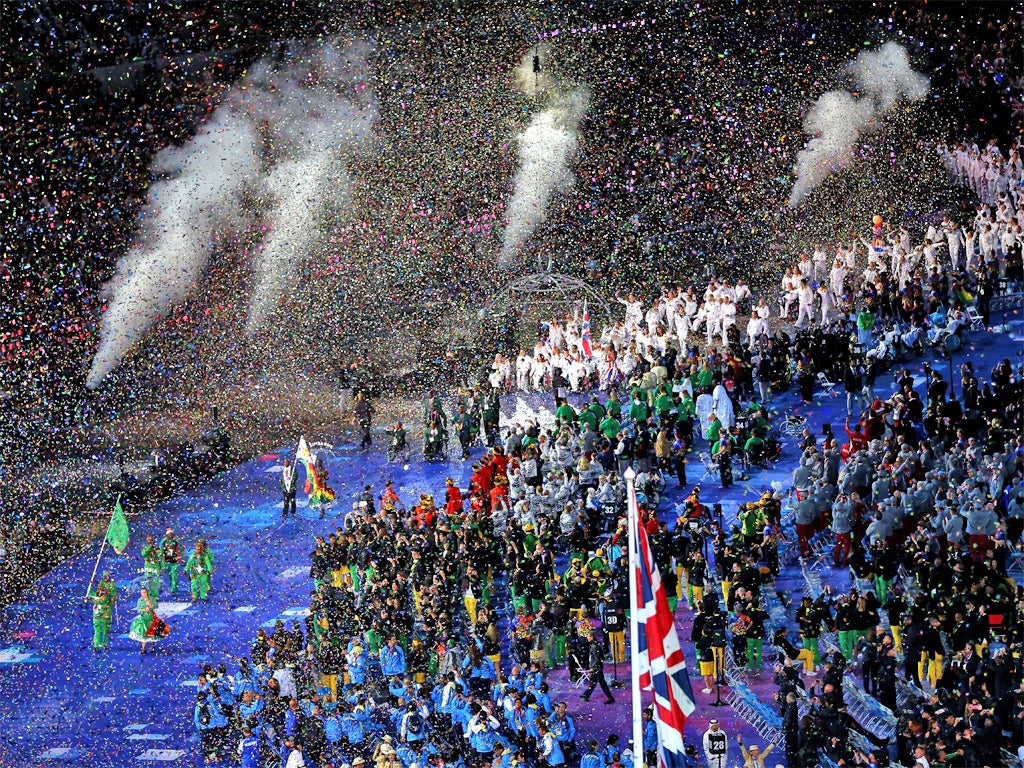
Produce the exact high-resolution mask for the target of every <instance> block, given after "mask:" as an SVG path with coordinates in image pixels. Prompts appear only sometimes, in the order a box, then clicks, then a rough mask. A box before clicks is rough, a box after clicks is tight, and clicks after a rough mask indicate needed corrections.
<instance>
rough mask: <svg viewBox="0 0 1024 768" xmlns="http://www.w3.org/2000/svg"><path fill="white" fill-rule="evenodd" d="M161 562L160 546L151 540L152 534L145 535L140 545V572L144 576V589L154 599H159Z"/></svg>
mask: <svg viewBox="0 0 1024 768" xmlns="http://www.w3.org/2000/svg"><path fill="white" fill-rule="evenodd" d="M163 564H164V557H163V553H162V552H161V551H160V547H159V546H157V545H156V544H155V543H154V542H153V537H152V536H147V537H146V543H145V544H144V545H143V547H142V573H143V575H144V576H145V577H146V589H148V590H149V594H150V596H152V598H153V599H154V600H159V599H160V570H161V568H162V567H163Z"/></svg>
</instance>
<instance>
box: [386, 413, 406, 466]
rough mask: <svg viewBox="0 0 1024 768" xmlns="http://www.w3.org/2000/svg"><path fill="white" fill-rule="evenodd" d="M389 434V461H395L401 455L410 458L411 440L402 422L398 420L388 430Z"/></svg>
mask: <svg viewBox="0 0 1024 768" xmlns="http://www.w3.org/2000/svg"><path fill="white" fill-rule="evenodd" d="M387 436H388V461H394V460H395V459H397V458H398V457H399V456H402V457H405V458H408V455H409V441H408V432H407V431H406V429H405V427H403V426H402V422H400V421H396V422H395V426H393V427H391V428H389V429H388V430H387Z"/></svg>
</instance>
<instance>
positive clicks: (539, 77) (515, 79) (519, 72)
mask: <svg viewBox="0 0 1024 768" xmlns="http://www.w3.org/2000/svg"><path fill="white" fill-rule="evenodd" d="M550 51H551V46H550V45H548V43H547V42H539V43H536V44H535V45H534V46H533V47H532V48H530V49H529V50H528V51H527V52H526V53H524V54H523V58H522V59H520V60H519V64H518V65H517V66H516V68H515V69H514V70H513V71H512V84H513V85H515V87H516V90H518V91H520V92H521V93H524V94H526V95H527V96H530V97H531V98H534V99H536V98H538V97H540V96H542V95H543V94H545V93H547V92H548V91H550V90H552V89H553V88H555V86H556V85H557V84H556V82H555V78H554V77H553V76H552V75H551V61H550V58H549V54H550ZM535 58H536V62H535V61H534V59H535ZM537 67H539V71H538V69H537Z"/></svg>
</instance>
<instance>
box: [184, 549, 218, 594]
mask: <svg viewBox="0 0 1024 768" xmlns="http://www.w3.org/2000/svg"><path fill="white" fill-rule="evenodd" d="M185 570H186V571H187V572H188V577H189V579H190V580H191V582H192V599H193V600H205V599H206V598H207V596H208V595H209V594H210V579H211V578H212V576H213V552H211V551H210V548H209V546H207V544H206V539H199V541H197V542H196V550H195V552H193V553H192V554H191V555H190V556H189V558H188V562H187V563H185Z"/></svg>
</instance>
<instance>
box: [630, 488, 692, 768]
mask: <svg viewBox="0 0 1024 768" xmlns="http://www.w3.org/2000/svg"><path fill="white" fill-rule="evenodd" d="M629 507H630V508H629V514H630V515H635V516H636V517H634V518H633V519H634V520H636V521H637V526H636V531H637V536H636V539H637V541H636V547H637V550H636V554H637V557H636V564H637V565H636V569H637V572H636V573H635V574H634V575H633V577H634V578H635V579H636V597H637V603H638V605H636V606H634V608H635V610H636V615H637V624H638V627H637V629H638V630H639V631H638V632H637V638H638V648H637V661H638V663H639V666H640V687H641V688H643V689H644V690H648V691H653V692H654V721H655V723H656V724H657V728H658V766H659V768H683V766H685V765H686V753H685V748H684V744H683V728H684V727H685V726H686V718H687V717H688V716H689V715H690V713H692V712H693V710H694V704H693V689H692V688H690V676H689V674H688V673H687V671H686V659H684V658H683V650H682V648H681V647H680V646H679V635H678V634H677V633H676V625H675V620H674V618H673V616H672V611H671V610H670V609H669V607H668V597H667V596H666V594H665V587H664V586H663V585H662V583H661V574H660V573H659V572H658V566H657V564H656V563H655V562H654V555H653V553H652V552H651V543H650V540H649V539H648V538H647V531H646V530H645V528H644V526H642V525H641V524H640V522H639V521H640V516H639V510H638V508H637V503H636V491H635V489H633V488H632V486H631V487H630V491H629Z"/></svg>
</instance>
